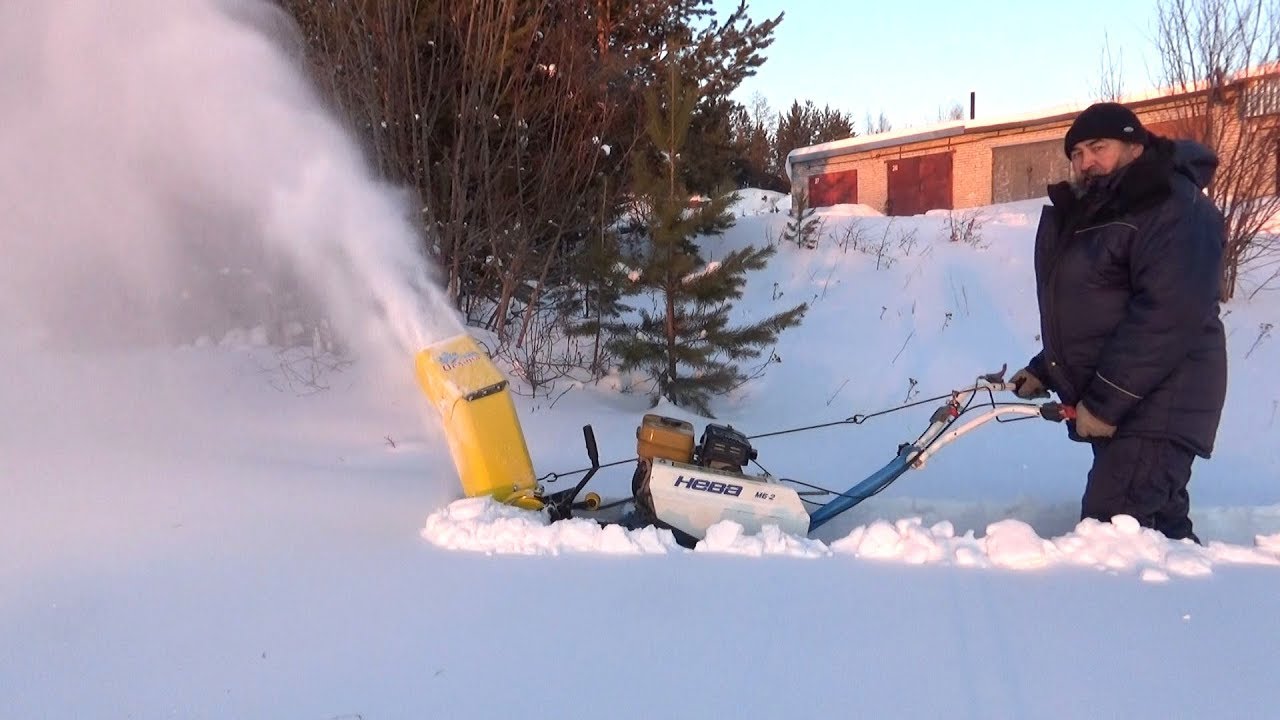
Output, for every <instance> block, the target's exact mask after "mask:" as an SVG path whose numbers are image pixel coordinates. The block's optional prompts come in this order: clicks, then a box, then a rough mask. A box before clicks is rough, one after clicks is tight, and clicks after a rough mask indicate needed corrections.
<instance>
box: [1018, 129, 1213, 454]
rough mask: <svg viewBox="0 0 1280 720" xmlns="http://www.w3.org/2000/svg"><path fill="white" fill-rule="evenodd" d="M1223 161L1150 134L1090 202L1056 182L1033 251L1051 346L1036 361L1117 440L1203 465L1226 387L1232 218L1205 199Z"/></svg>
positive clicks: (1045, 336) (1044, 334) (1051, 382)
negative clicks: (1140, 441) (1226, 256)
mask: <svg viewBox="0 0 1280 720" xmlns="http://www.w3.org/2000/svg"><path fill="white" fill-rule="evenodd" d="M1217 166H1218V159H1217V157H1216V156H1214V155H1213V153H1212V152H1210V151H1209V150H1208V149H1207V148H1205V147H1204V146H1202V145H1198V144H1196V143H1191V142H1186V141H1176V142H1175V141H1171V140H1167V139H1165V138H1159V137H1153V138H1152V140H1151V143H1150V144H1149V145H1148V146H1147V148H1146V150H1145V151H1144V152H1143V154H1142V155H1141V156H1140V157H1138V159H1137V160H1135V161H1133V162H1132V163H1130V164H1129V165H1127V166H1126V167H1124V168H1122V169H1120V170H1118V171H1117V172H1116V173H1113V176H1112V177H1109V178H1107V179H1106V180H1105V181H1103V182H1102V185H1101V187H1100V188H1097V189H1095V190H1094V191H1091V192H1089V193H1087V194H1086V195H1084V196H1083V197H1077V196H1076V194H1075V193H1074V192H1073V191H1072V189H1071V187H1070V186H1069V185H1068V184H1067V183H1059V184H1057V185H1054V186H1052V187H1050V188H1049V199H1050V201H1051V202H1052V204H1051V205H1047V206H1046V207H1045V208H1044V213H1043V215H1042V216H1041V218H1040V227H1039V230H1038V231H1037V234H1036V250H1035V266H1036V286H1037V293H1038V296H1039V301H1040V324H1041V339H1042V342H1043V347H1044V349H1043V351H1042V352H1040V353H1039V354H1037V355H1036V356H1035V358H1033V359H1032V361H1031V363H1030V365H1029V367H1030V370H1031V372H1032V373H1033V374H1034V375H1036V377H1038V378H1040V379H1041V381H1042V382H1044V383H1045V385H1046V386H1047V387H1048V388H1049V389H1051V390H1053V391H1054V392H1056V393H1057V394H1058V396H1059V398H1060V399H1061V400H1062V402H1063V403H1064V404H1068V405H1074V404H1076V403H1077V402H1080V401H1083V402H1084V404H1085V405H1086V406H1088V408H1089V410H1090V411H1091V412H1092V413H1093V414H1094V415H1096V416H1097V417H1099V418H1100V419H1102V420H1104V421H1106V422H1107V423H1109V424H1111V425H1115V426H1117V435H1119V436H1124V435H1135V436H1144V437H1158V438H1169V439H1173V440H1177V441H1180V442H1181V443H1183V444H1185V445H1187V446H1188V447H1190V448H1191V449H1192V450H1194V451H1195V452H1196V453H1197V454H1198V455H1201V456H1203V457H1206V458H1207V457H1209V455H1210V454H1211V453H1212V451H1213V446H1214V440H1215V438H1216V436H1217V432H1218V422H1219V419H1220V418H1221V415H1222V406H1223V402H1224V399H1225V396H1226V386H1227V356H1226V338H1225V334H1224V332H1223V327H1222V322H1221V320H1220V319H1219V315H1218V311H1219V306H1218V297H1219V287H1220V285H1219V283H1220V278H1221V276H1222V275H1221V268H1222V255H1223V244H1224V238H1225V234H1224V223H1223V218H1222V215H1221V213H1219V212H1218V210H1217V208H1215V207H1214V205H1213V203H1212V202H1211V201H1210V200H1209V198H1208V197H1206V196H1205V195H1204V194H1203V193H1202V192H1201V190H1202V189H1203V188H1204V187H1206V186H1207V185H1208V183H1209V181H1210V180H1211V179H1212V178H1213V174H1214V172H1215V171H1216V170H1217ZM1068 427H1069V432H1070V435H1071V437H1072V438H1073V439H1076V440H1079V439H1080V438H1079V437H1078V436H1077V435H1076V434H1075V427H1074V424H1073V423H1069V424H1068Z"/></svg>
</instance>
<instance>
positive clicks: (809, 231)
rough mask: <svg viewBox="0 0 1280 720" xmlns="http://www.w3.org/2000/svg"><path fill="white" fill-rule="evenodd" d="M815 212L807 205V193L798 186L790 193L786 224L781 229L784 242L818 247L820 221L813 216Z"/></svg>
mask: <svg viewBox="0 0 1280 720" xmlns="http://www.w3.org/2000/svg"><path fill="white" fill-rule="evenodd" d="M816 212H817V210H815V209H814V208H812V207H809V193H808V192H807V191H806V190H805V189H804V188H800V189H798V190H796V191H795V192H792V193H791V212H790V213H788V217H787V225H786V227H785V228H783V230H782V239H783V241H784V242H793V243H795V244H796V247H802V248H808V249H810V250H812V249H813V248H816V247H818V233H819V231H820V230H821V228H822V221H820V220H818V219H817V218H815V217H814V214H815V213H816Z"/></svg>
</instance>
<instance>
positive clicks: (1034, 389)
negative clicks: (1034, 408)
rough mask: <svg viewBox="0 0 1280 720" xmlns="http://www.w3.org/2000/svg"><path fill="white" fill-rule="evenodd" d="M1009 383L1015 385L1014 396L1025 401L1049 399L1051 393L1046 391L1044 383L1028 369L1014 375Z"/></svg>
mask: <svg viewBox="0 0 1280 720" xmlns="http://www.w3.org/2000/svg"><path fill="white" fill-rule="evenodd" d="M1009 382H1011V383H1013V388H1014V389H1013V392H1014V394H1015V395H1017V396H1018V397H1020V398H1022V399H1024V400H1030V399H1031V398H1047V397H1049V391H1048V390H1046V389H1045V387H1044V383H1042V382H1040V378H1038V377H1036V376H1035V375H1032V374H1031V371H1030V370H1028V369H1026V368H1022V369H1021V370H1019V371H1018V372H1016V373H1014V374H1013V377H1012V378H1009Z"/></svg>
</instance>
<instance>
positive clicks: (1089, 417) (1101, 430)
mask: <svg viewBox="0 0 1280 720" xmlns="http://www.w3.org/2000/svg"><path fill="white" fill-rule="evenodd" d="M1076 434H1077V435H1079V436H1080V437H1082V438H1109V437H1112V436H1113V435H1115V434H1116V426H1115V425H1108V424H1106V423H1105V422H1103V421H1102V420H1099V419H1098V416H1097V415H1094V414H1093V413H1091V412H1089V408H1087V407H1085V404H1084V403H1079V404H1078V405H1076Z"/></svg>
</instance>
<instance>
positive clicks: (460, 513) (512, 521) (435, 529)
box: [422, 496, 680, 555]
mask: <svg viewBox="0 0 1280 720" xmlns="http://www.w3.org/2000/svg"><path fill="white" fill-rule="evenodd" d="M422 537H424V538H425V539H427V540H428V541H430V542H431V543H432V544H434V545H438V546H440V547H444V548H449V549H451V550H472V551H479V552H486V553H499V554H519V555H559V554H561V553H562V552H566V551H568V552H598V553H604V554H611V555H643V554H655V553H657V554H661V553H665V552H668V551H669V550H671V549H673V548H675V549H679V548H680V546H679V544H677V543H676V541H675V537H674V536H672V534H671V531H669V530H659V529H657V528H642V529H640V530H631V531H628V530H626V529H624V528H622V527H620V526H617V525H611V526H601V525H600V524H599V523H596V522H593V521H591V520H583V519H578V518H574V519H571V520H562V521H560V522H556V523H552V522H550V520H549V518H548V517H547V515H546V513H542V512H533V511H529V510H521V509H519V508H515V507H511V506H509V505H503V504H502V503H499V502H496V501H494V500H493V498H490V497H487V496H486V497H477V498H466V499H464V500H458V501H456V502H454V503H452V504H451V505H449V506H448V507H446V508H444V509H442V510H440V511H438V512H436V513H433V514H432V515H431V517H429V518H427V524H426V526H425V527H424V528H423V529H422Z"/></svg>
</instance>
